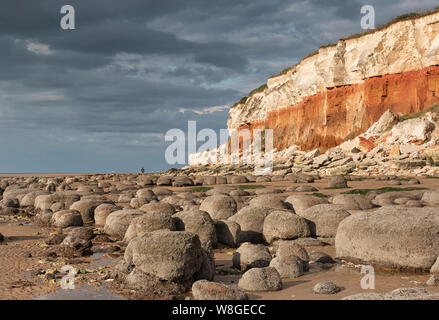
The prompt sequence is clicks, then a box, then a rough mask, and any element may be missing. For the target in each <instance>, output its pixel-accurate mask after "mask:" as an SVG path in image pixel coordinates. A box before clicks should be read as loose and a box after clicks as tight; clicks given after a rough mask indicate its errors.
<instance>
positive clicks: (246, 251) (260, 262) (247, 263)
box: [233, 243, 271, 271]
mask: <svg viewBox="0 0 439 320" xmlns="http://www.w3.org/2000/svg"><path fill="white" fill-rule="evenodd" d="M270 261H271V254H270V251H269V250H268V248H267V247H265V246H264V245H262V244H252V243H244V244H243V245H241V247H239V248H238V250H236V252H234V253H233V266H234V267H236V268H237V269H239V270H242V271H245V270H248V269H251V268H263V267H268V265H269V264H270Z"/></svg>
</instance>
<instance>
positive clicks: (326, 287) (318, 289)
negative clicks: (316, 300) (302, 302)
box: [313, 282, 342, 294]
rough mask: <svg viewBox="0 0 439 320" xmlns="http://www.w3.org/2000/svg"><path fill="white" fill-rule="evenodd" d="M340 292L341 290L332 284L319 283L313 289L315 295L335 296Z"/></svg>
mask: <svg viewBox="0 0 439 320" xmlns="http://www.w3.org/2000/svg"><path fill="white" fill-rule="evenodd" d="M341 290H342V288H341V287H338V286H337V285H336V284H335V283H333V282H319V283H317V284H316V285H315V286H314V288H313V292H314V293H315V294H336V293H338V292H340V291H341Z"/></svg>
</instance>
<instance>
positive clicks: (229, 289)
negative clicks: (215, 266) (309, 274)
mask: <svg viewBox="0 0 439 320" xmlns="http://www.w3.org/2000/svg"><path fill="white" fill-rule="evenodd" d="M192 295H193V296H194V299H195V300H248V295H247V294H246V293H245V292H244V291H242V290H241V289H240V288H239V287H238V286H237V285H226V284H223V283H218V282H211V281H207V280H198V281H197V282H194V284H193V285H192Z"/></svg>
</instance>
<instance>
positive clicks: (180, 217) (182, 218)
mask: <svg viewBox="0 0 439 320" xmlns="http://www.w3.org/2000/svg"><path fill="white" fill-rule="evenodd" d="M174 219H175V222H176V227H177V230H179V231H187V232H191V233H194V234H196V235H198V237H199V238H200V241H201V245H202V247H203V248H204V249H206V250H210V249H212V248H214V247H215V246H216V244H217V242H218V240H217V234H216V228H215V225H214V222H213V220H212V218H211V217H210V216H209V214H208V213H207V212H205V211H200V210H188V211H180V212H178V213H176V214H175V215H174Z"/></svg>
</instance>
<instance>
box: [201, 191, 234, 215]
mask: <svg viewBox="0 0 439 320" xmlns="http://www.w3.org/2000/svg"><path fill="white" fill-rule="evenodd" d="M236 209H237V205H236V201H235V200H234V199H233V198H232V197H230V196H227V195H214V196H209V197H207V198H206V199H204V200H203V202H201V205H200V210H202V211H206V212H207V213H209V215H210V217H211V218H212V219H213V220H214V221H216V220H225V219H227V218H230V217H231V216H233V215H234V214H235V213H236Z"/></svg>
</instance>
